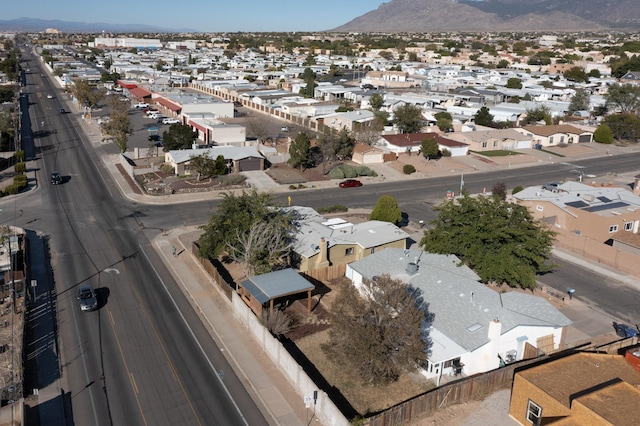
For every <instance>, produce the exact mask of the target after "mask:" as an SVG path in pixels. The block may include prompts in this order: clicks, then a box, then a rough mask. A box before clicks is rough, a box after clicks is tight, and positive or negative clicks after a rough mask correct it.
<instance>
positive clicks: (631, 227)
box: [624, 222, 633, 231]
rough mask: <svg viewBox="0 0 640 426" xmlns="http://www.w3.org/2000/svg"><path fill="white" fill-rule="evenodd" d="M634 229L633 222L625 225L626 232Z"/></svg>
mask: <svg viewBox="0 0 640 426" xmlns="http://www.w3.org/2000/svg"><path fill="white" fill-rule="evenodd" d="M632 229H633V222H626V223H625V224H624V230H625V231H631V230H632Z"/></svg>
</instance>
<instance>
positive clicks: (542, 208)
mask: <svg viewBox="0 0 640 426" xmlns="http://www.w3.org/2000/svg"><path fill="white" fill-rule="evenodd" d="M536 210H538V211H539V212H541V211H543V210H544V207H542V206H540V205H538V206H536Z"/></svg>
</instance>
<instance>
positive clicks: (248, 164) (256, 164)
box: [238, 158, 262, 172]
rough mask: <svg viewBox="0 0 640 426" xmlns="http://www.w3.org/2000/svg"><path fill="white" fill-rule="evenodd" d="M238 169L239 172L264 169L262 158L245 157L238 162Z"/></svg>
mask: <svg viewBox="0 0 640 426" xmlns="http://www.w3.org/2000/svg"><path fill="white" fill-rule="evenodd" d="M238 169H239V170H238V171H239V172H249V171H253V170H262V160H261V159H260V158H245V159H244V160H240V161H239V162H238Z"/></svg>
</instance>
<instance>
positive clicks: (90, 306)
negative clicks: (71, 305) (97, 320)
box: [78, 284, 98, 312]
mask: <svg viewBox="0 0 640 426" xmlns="http://www.w3.org/2000/svg"><path fill="white" fill-rule="evenodd" d="M78 300H79V301H80V310H81V311H83V312H85V311H95V310H96V309H98V298H97V297H96V293H95V292H94V291H93V288H91V286H90V285H89V284H85V285H82V286H80V289H79V290H78Z"/></svg>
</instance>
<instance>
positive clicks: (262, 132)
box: [244, 114, 273, 141]
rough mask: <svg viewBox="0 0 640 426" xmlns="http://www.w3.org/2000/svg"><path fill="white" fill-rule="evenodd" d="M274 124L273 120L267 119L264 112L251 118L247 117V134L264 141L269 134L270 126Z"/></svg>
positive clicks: (245, 124)
mask: <svg viewBox="0 0 640 426" xmlns="http://www.w3.org/2000/svg"><path fill="white" fill-rule="evenodd" d="M270 125H271V126H272V125H273V124H272V122H271V121H269V120H268V119H267V117H265V116H264V115H262V114H259V115H254V116H252V117H251V118H249V119H247V120H246V122H245V123H244V126H245V127H246V129H247V136H249V137H255V138H257V139H260V140H262V141H264V140H265V139H266V138H267V137H268V136H270V134H269V127H270Z"/></svg>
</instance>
